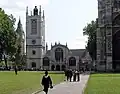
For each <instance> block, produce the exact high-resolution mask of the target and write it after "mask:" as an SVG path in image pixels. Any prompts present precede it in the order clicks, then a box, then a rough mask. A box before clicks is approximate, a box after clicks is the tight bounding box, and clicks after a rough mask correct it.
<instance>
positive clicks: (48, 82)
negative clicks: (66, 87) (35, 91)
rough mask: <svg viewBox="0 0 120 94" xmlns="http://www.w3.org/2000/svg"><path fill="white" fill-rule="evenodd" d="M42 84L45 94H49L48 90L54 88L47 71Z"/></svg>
mask: <svg viewBox="0 0 120 94" xmlns="http://www.w3.org/2000/svg"><path fill="white" fill-rule="evenodd" d="M41 84H42V85H43V86H44V89H43V91H44V92H45V94H48V88H49V87H50V88H53V86H52V80H51V77H50V76H48V71H45V75H44V76H43V78H42V83H41Z"/></svg>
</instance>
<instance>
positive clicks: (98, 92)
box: [84, 74, 120, 94]
mask: <svg viewBox="0 0 120 94" xmlns="http://www.w3.org/2000/svg"><path fill="white" fill-rule="evenodd" d="M84 94H120V74H92V75H91V76H90V78H89V80H88V84H87V87H86V89H85V93H84Z"/></svg>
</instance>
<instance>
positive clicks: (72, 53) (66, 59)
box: [42, 43, 92, 71]
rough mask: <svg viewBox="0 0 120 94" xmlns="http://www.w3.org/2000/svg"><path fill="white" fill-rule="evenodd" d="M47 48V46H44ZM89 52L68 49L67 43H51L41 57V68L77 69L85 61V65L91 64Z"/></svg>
mask: <svg viewBox="0 0 120 94" xmlns="http://www.w3.org/2000/svg"><path fill="white" fill-rule="evenodd" d="M46 48H47V47H46ZM91 61H92V60H91V58H90V56H89V53H88V52H87V51H86V50H85V49H69V48H68V47H67V45H62V44H60V43H58V44H57V43H55V45H53V46H52V45H51V49H50V50H47V49H46V54H45V55H44V57H43V66H42V68H43V70H52V71H54V70H57V71H60V70H64V69H73V70H79V69H80V67H85V66H83V65H84V64H85V63H86V66H88V65H89V64H91Z"/></svg>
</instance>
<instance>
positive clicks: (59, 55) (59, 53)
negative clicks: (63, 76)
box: [55, 48, 63, 62]
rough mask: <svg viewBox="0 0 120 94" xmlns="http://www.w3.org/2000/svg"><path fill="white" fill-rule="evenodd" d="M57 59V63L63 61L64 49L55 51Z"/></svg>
mask: <svg viewBox="0 0 120 94" xmlns="http://www.w3.org/2000/svg"><path fill="white" fill-rule="evenodd" d="M55 59H56V61H57V62H60V61H63V49H62V48H56V49H55Z"/></svg>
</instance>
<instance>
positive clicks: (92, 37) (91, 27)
mask: <svg viewBox="0 0 120 94" xmlns="http://www.w3.org/2000/svg"><path fill="white" fill-rule="evenodd" d="M83 31H84V32H83V35H87V36H88V43H87V49H88V51H89V53H90V56H91V57H92V59H93V60H95V59H96V32H97V23H96V21H91V23H89V24H87V26H85V27H84V29H83Z"/></svg>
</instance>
